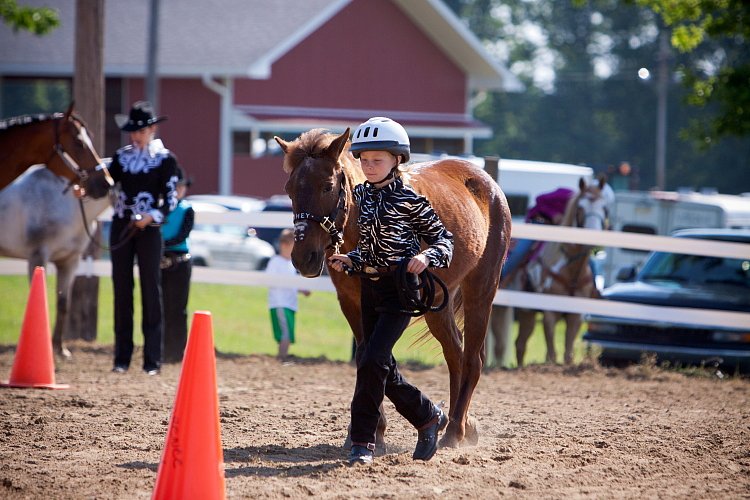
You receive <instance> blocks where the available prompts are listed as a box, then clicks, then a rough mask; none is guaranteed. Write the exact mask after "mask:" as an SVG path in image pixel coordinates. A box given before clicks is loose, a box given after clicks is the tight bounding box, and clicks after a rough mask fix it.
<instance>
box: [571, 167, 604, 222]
mask: <svg viewBox="0 0 750 500" xmlns="http://www.w3.org/2000/svg"><path fill="white" fill-rule="evenodd" d="M605 184H606V182H605V180H604V179H603V178H602V179H600V180H599V182H598V183H597V184H591V185H588V184H586V181H585V179H583V178H581V180H580V181H578V188H579V189H580V193H579V194H578V196H577V197H576V198H574V199H577V200H578V201H577V205H576V211H575V220H574V221H573V224H572V225H574V226H575V227H582V228H586V229H593V230H596V231H602V230H604V229H607V228H608V222H609V213H608V206H607V205H608V203H609V200H607V198H606V196H604V188H605Z"/></svg>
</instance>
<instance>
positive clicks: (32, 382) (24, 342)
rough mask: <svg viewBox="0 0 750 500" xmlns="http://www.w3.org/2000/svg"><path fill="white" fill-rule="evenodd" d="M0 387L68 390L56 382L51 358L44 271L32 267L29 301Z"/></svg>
mask: <svg viewBox="0 0 750 500" xmlns="http://www.w3.org/2000/svg"><path fill="white" fill-rule="evenodd" d="M0 387H23V388H26V387H35V388H41V389H67V388H68V387H70V386H69V385H67V384H56V383H55V359H54V357H53V355H52V338H51V335H50V329H49V317H48V316H47V284H46V281H45V279H44V268H43V267H36V268H34V275H33V276H32V278H31V290H29V301H28V302H27V303H26V314H25V315H24V318H23V326H22V327H21V337H20V338H19V339H18V346H16V354H15V356H14V357H13V368H12V369H11V371H10V380H4V381H3V382H0Z"/></svg>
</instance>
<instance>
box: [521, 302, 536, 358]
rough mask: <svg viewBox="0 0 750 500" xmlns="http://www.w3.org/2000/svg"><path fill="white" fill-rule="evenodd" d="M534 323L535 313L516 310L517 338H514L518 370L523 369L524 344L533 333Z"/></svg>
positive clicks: (526, 310)
mask: <svg viewBox="0 0 750 500" xmlns="http://www.w3.org/2000/svg"><path fill="white" fill-rule="evenodd" d="M535 323H536V311H533V310H531V309H519V310H518V337H516V364H517V365H518V368H521V367H523V358H524V357H525V356H526V344H527V343H528V342H529V338H530V337H531V334H532V333H534V326H535Z"/></svg>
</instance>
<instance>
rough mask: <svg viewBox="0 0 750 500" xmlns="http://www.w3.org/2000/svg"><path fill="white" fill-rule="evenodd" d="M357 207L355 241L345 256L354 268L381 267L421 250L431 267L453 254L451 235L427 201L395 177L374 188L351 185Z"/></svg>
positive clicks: (441, 262) (445, 265) (368, 185)
mask: <svg viewBox="0 0 750 500" xmlns="http://www.w3.org/2000/svg"><path fill="white" fill-rule="evenodd" d="M354 202H355V203H356V204H357V205H358V206H359V218H358V219H357V224H358V225H359V243H357V247H356V248H355V249H354V250H352V251H351V252H349V253H348V254H347V256H348V257H349V258H350V259H351V260H352V265H353V266H354V270H355V271H361V270H362V268H363V266H373V267H385V266H390V265H394V264H398V263H399V262H400V261H401V260H403V259H410V258H412V257H414V256H415V255H417V254H418V253H419V251H420V239H421V240H424V241H425V242H426V243H427V245H428V248H427V249H425V251H424V252H423V253H424V255H426V256H427V258H428V259H429V265H430V266H431V267H448V265H449V264H450V261H451V257H452V256H453V234H451V232H450V231H448V230H447V229H446V228H445V226H443V223H442V221H441V220H440V218H439V217H438V215H437V214H436V213H435V211H434V210H433V208H432V205H430V202H429V201H428V200H427V198H425V197H424V196H421V195H419V194H417V193H416V192H415V191H414V190H413V189H412V188H411V187H410V186H406V185H404V182H403V180H402V179H401V178H397V179H396V180H395V181H393V182H391V183H390V184H388V185H387V186H384V187H382V188H376V187H375V186H373V185H372V184H370V183H369V182H365V183H364V184H359V185H357V186H355V187H354Z"/></svg>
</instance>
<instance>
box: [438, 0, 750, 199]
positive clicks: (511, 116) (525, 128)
mask: <svg viewBox="0 0 750 500" xmlns="http://www.w3.org/2000/svg"><path fill="white" fill-rule="evenodd" d="M579 3H580V2H579ZM446 4H447V5H448V6H449V7H451V8H452V9H454V11H455V12H456V13H457V14H458V15H459V17H461V18H462V19H463V21H464V22H465V23H466V24H467V25H468V26H469V28H470V29H471V30H472V31H473V32H474V33H475V34H476V35H477V36H478V37H479V38H480V40H482V42H483V43H484V45H485V47H486V48H487V50H488V51H489V52H490V53H493V54H495V55H496V56H497V57H498V58H500V59H502V60H503V61H505V62H506V64H507V65H508V66H509V68H510V69H511V71H512V72H513V73H514V74H516V75H517V76H518V77H519V78H520V79H521V80H522V81H523V82H524V83H525V84H526V86H527V90H526V91H525V92H524V93H522V94H507V93H503V92H487V93H486V95H485V97H484V99H477V102H478V104H477V105H476V106H475V109H474V114H475V116H476V117H477V118H479V119H480V120H482V121H483V122H485V123H487V124H489V125H490V126H491V127H492V128H493V130H494V131H495V134H494V136H493V137H492V138H491V139H488V140H484V141H477V143H476V144H475V151H476V153H477V154H479V155H489V154H491V155H499V156H501V157H505V158H523V159H534V160H543V161H561V162H565V163H574V164H587V165H589V166H592V167H594V168H595V169H596V170H598V171H605V170H606V169H607V167H608V166H609V165H615V164H617V163H618V162H620V161H622V160H627V161H629V162H630V163H631V165H633V166H634V168H635V170H636V171H638V172H639V174H640V185H639V187H640V189H649V188H650V187H651V186H653V185H654V183H655V157H656V109H657V93H656V86H655V84H654V82H652V81H649V80H641V79H640V78H638V70H639V68H641V67H647V68H649V69H651V70H653V69H654V68H655V67H656V65H657V62H658V60H659V56H658V54H659V44H658V37H659V33H660V32H661V30H662V29H663V24H661V22H660V18H659V16H658V15H657V14H656V13H655V12H654V11H653V10H651V9H648V8H646V7H643V6H640V5H636V4H635V3H633V2H630V3H623V1H622V0H592V1H589V2H583V4H582V5H580V6H579V5H574V4H573V3H572V2H554V1H551V0H450V1H446ZM483 16H484V18H483ZM488 17H489V18H490V19H487V18H488ZM723 43H725V41H721V42H716V43H715V44H714V45H713V46H711V47H709V46H708V45H706V44H704V45H705V46H701V47H699V48H698V49H696V50H695V51H693V52H691V53H682V52H677V51H674V52H673V53H672V54H671V56H670V59H669V62H670V65H671V67H672V68H679V67H683V66H688V65H690V64H693V60H694V59H698V58H702V59H706V58H707V57H709V55H710V53H711V50H714V51H719V52H721V50H722V49H721V47H722V44H723ZM723 50H726V49H723ZM672 75H673V79H672V82H671V83H670V85H669V93H668V111H669V112H668V130H667V171H666V173H667V178H666V184H667V188H668V189H676V188H678V187H683V186H690V187H695V188H698V187H716V188H718V189H719V190H720V191H721V192H726V193H739V192H743V191H750V183H749V182H748V178H747V175H746V172H747V171H748V169H750V140H748V138H747V137H739V138H727V139H725V140H723V141H721V144H717V145H716V147H714V148H712V149H711V150H701V149H699V148H697V147H696V146H695V145H694V144H686V143H685V141H684V139H683V138H682V137H681V134H680V132H679V131H680V129H683V128H685V127H686V125H687V124H688V123H690V122H691V121H697V122H700V123H705V122H706V121H707V120H708V117H710V114H711V113H712V108H711V107H709V106H707V107H703V108H695V107H690V106H687V105H686V104H685V99H686V96H687V94H688V91H687V89H685V88H684V87H683V86H682V85H679V83H678V82H679V78H680V73H679V72H678V71H673V72H672Z"/></svg>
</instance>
